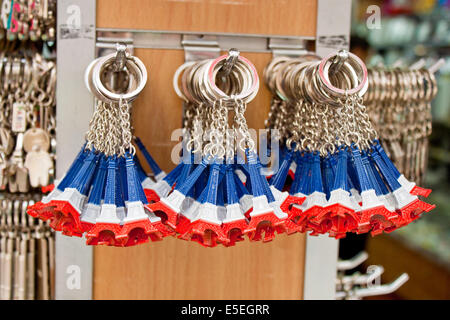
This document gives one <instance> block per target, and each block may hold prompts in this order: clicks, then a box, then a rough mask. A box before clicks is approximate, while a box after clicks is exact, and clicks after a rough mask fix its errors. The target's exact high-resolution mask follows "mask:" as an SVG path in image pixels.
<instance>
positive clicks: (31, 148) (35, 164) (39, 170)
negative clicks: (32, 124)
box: [23, 128, 53, 188]
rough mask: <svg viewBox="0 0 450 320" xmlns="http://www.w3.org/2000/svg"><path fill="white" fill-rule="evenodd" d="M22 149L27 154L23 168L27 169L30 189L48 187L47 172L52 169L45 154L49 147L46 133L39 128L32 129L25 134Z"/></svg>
mask: <svg viewBox="0 0 450 320" xmlns="http://www.w3.org/2000/svg"><path fill="white" fill-rule="evenodd" d="M23 147H24V149H25V151H26V152H27V155H26V157H25V167H26V168H27V169H28V173H29V176H30V184H31V186H32V187H34V188H36V187H40V186H46V185H48V181H49V172H50V170H51V169H53V160H52V158H51V157H50V154H49V153H48V152H47V150H48V148H49V147H50V137H49V135H48V133H47V132H46V131H45V130H43V129H40V128H32V129H29V130H27V132H25V135H24V137H23Z"/></svg>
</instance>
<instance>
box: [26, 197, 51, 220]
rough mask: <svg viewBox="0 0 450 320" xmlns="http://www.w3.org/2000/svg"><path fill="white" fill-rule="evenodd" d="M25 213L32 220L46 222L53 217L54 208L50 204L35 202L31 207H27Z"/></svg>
mask: <svg viewBox="0 0 450 320" xmlns="http://www.w3.org/2000/svg"><path fill="white" fill-rule="evenodd" d="M27 213H28V214H29V215H30V216H32V217H33V218H39V219H41V220H43V221H47V220H49V219H51V218H52V217H53V216H54V207H53V206H52V205H51V204H50V203H43V202H40V201H39V202H36V203H35V204H33V205H32V206H29V207H28V209H27Z"/></svg>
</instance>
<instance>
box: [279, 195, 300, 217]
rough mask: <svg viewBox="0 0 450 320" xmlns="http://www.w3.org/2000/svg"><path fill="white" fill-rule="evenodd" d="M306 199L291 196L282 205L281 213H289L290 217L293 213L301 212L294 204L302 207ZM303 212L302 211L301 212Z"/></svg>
mask: <svg viewBox="0 0 450 320" xmlns="http://www.w3.org/2000/svg"><path fill="white" fill-rule="evenodd" d="M305 200H306V197H295V196H291V195H289V196H288V197H287V198H286V199H285V200H284V201H283V203H282V204H281V205H280V209H281V211H283V212H284V213H287V214H288V215H289V214H291V211H293V210H294V211H295V210H299V209H297V208H295V207H294V204H296V205H301V204H302V203H303V202H305ZM300 211H301V210H300Z"/></svg>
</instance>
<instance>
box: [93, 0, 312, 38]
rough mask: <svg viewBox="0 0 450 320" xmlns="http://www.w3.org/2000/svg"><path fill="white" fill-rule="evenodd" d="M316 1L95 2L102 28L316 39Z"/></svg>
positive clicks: (99, 25) (200, 0)
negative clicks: (289, 36)
mask: <svg viewBox="0 0 450 320" xmlns="http://www.w3.org/2000/svg"><path fill="white" fill-rule="evenodd" d="M316 12H317V0H301V1H300V0H231V1H230V0H187V1H186V0H183V1H179V0H128V1H124V0H97V27H98V28H126V29H146V30H172V31H201V32H205V31H207V32H225V33H248V34H267V35H269V34H273V35H292V36H305V37H315V35H316V16H317V14H316Z"/></svg>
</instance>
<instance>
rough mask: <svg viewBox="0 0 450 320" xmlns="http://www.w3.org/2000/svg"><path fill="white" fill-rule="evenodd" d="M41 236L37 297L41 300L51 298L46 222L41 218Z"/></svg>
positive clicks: (39, 241) (39, 242)
mask: <svg viewBox="0 0 450 320" xmlns="http://www.w3.org/2000/svg"><path fill="white" fill-rule="evenodd" d="M38 232H39V238H38V239H37V241H38V270H37V275H38V283H37V290H38V292H37V293H38V294H37V298H38V299H39V300H49V276H48V272H49V268H48V243H47V239H46V238H45V233H44V224H43V222H42V220H39V231H38Z"/></svg>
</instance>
